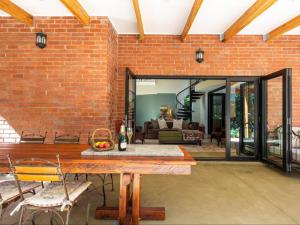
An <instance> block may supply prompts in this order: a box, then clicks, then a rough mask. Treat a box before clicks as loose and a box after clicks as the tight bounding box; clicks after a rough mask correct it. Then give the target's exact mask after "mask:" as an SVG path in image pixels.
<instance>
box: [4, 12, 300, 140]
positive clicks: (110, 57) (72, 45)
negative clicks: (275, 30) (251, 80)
mask: <svg viewBox="0 0 300 225" xmlns="http://www.w3.org/2000/svg"><path fill="white" fill-rule="evenodd" d="M41 29H44V32H45V33H47V35H48V46H47V47H46V48H45V49H39V48H37V47H36V46H35V33H36V32H37V31H40V30H41ZM199 47H201V48H202V49H203V50H204V51H205V60H204V62H203V63H201V64H198V63H197V62H196V61H195V51H196V50H197V49H198V48H199ZM299 53H300V39H299V36H283V37H281V38H279V39H277V40H276V41H273V42H271V43H265V42H263V41H262V40H261V37H260V36H238V37H235V38H233V39H232V40H230V41H229V42H227V43H221V42H220V41H219V37H218V36H216V35H191V36H189V37H188V39H187V40H186V41H185V42H184V43H182V42H181V41H179V38H178V37H176V36H163V35H161V36H159V35H155V36H146V38H145V40H144V41H143V42H140V41H138V40H137V37H136V36H135V35H119V37H118V36H117V34H116V32H115V30H114V28H113V27H112V25H111V23H110V22H109V20H108V19H107V18H104V17H102V18H100V17H99V18H97V17H93V18H92V23H91V25H90V26H88V27H82V26H81V25H80V23H79V22H78V21H77V20H76V19H75V18H71V17H51V18H48V17H38V18H35V26H34V27H28V26H27V25H25V24H22V23H20V22H18V21H16V20H14V19H12V18H5V17H4V18H3V17H2V18H1V19H0V75H1V76H0V116H2V117H3V118H4V120H3V121H5V123H8V124H9V125H10V127H11V129H12V130H15V131H16V133H19V134H20V132H21V131H22V130H24V129H26V130H28V129H30V130H32V131H38V130H40V131H42V132H43V131H44V130H48V138H47V140H46V142H48V143H49V142H52V141H53V134H54V132H55V131H61V132H63V131H64V132H68V133H77V132H79V131H81V132H82V133H83V139H82V143H85V142H86V141H87V139H86V137H87V133H88V132H89V131H92V130H93V129H95V128H97V127H108V128H111V129H112V130H114V124H115V120H118V119H120V118H122V117H123V115H124V99H125V98H124V94H125V93H124V92H125V90H124V89H125V85H124V78H125V67H129V68H131V69H132V71H133V72H135V73H137V74H144V75H147V74H148V75H152V74H155V75H170V76H172V75H198V76H199V75H201V76H202V75H203V76H206V75H245V76H247V75H262V74H268V73H271V72H273V71H276V70H279V69H281V68H285V67H291V68H293V107H294V108H293V116H294V118H293V119H294V125H300V111H299V108H300V102H299V100H298V99H300V98H299V97H300V96H299V95H300V93H299V88H298V87H300V77H299V75H300V74H299V73H300V61H299ZM116 93H118V95H117V94H116ZM0 122H1V121H0ZM5 125H6V124H5ZM0 130H1V129H0ZM2 130H3V129H2ZM0 132H2V133H4V130H3V131H0ZM7 132H8V131H7ZM16 138H17V137H16ZM2 141H4V140H3V138H0V142H2Z"/></svg>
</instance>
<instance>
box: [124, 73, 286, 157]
mask: <svg viewBox="0 0 300 225" xmlns="http://www.w3.org/2000/svg"><path fill="white" fill-rule="evenodd" d="M288 70H289V77H290V76H291V69H288ZM127 71H130V73H131V74H133V73H132V72H131V70H130V69H129V68H126V76H127ZM274 76H275V75H274ZM134 79H181V80H186V79H210V80H225V81H226V85H227V84H228V82H229V81H241V82H242V81H255V89H256V91H255V93H256V95H257V97H256V108H257V109H262V106H263V99H262V97H263V96H262V91H261V89H262V86H261V84H262V79H263V76H262V75H260V76H249V77H245V76H230V75H222V76H214V75H206V76H201V75H197V74H196V75H187V76H183V75H176V74H174V75H155V74H150V75H149V74H148V75H147V74H146V75H145V74H134ZM289 87H291V79H290V78H289V79H288V82H286V84H285V87H284V88H285V89H288V88H289ZM125 91H126V93H127V92H128V87H127V86H126V90H125ZM228 91H230V90H228V88H227V89H226V96H230V95H228ZM126 93H125V96H126V95H127V94H126ZM225 98H226V100H225V121H227V120H228V117H229V119H230V111H228V110H230V108H229V107H230V105H229V104H230V102H228V98H229V97H225ZM286 99H288V101H289V103H288V104H289V105H290V106H291V93H290V96H287V98H286ZM126 102H127V101H125V112H126V110H127V108H128V106H127V105H126ZM258 111H259V110H256V112H255V114H256V115H255V120H256V125H255V130H256V134H255V139H256V144H255V151H256V155H255V157H234V158H232V157H230V155H229V156H228V153H230V152H229V151H228V149H229V148H228V146H226V156H225V157H224V158H223V157H222V158H207V159H206V158H201V160H243V161H244V160H245V161H257V160H260V161H264V160H263V150H262V146H263V141H264V140H263V139H262V138H259V137H262V136H263V135H262V134H263V132H264V130H263V129H262V127H261V126H259V125H261V124H262V123H261V122H262V113H263V112H262V110H260V113H259V112H258ZM127 112H128V111H127ZM287 113H288V114H291V108H289V109H287V111H286V112H285V114H287ZM289 127H290V129H291V119H290V121H289ZM225 128H226V133H229V132H230V131H229V130H228V129H230V126H229V127H228V124H227V122H225ZM226 136H227V137H226V139H228V135H226ZM288 142H289V145H290V146H291V143H290V141H288ZM226 143H230V142H228V140H226ZM226 145H228V144H226ZM264 162H265V161H264Z"/></svg>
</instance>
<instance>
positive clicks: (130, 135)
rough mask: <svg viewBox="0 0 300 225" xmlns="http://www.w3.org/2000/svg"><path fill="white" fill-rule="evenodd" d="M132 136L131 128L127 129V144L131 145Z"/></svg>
mask: <svg viewBox="0 0 300 225" xmlns="http://www.w3.org/2000/svg"><path fill="white" fill-rule="evenodd" d="M132 135H133V130H132V128H131V127H128V128H127V137H128V144H130V143H131V139H132Z"/></svg>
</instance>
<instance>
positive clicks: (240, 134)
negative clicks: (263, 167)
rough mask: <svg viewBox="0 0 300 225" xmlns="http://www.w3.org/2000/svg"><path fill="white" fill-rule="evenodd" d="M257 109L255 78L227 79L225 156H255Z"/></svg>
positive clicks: (234, 157)
mask: <svg viewBox="0 0 300 225" xmlns="http://www.w3.org/2000/svg"><path fill="white" fill-rule="evenodd" d="M257 111H258V82H257V80H254V79H252V80H251V79H248V80H247V79H245V80H242V81H241V80H232V79H230V80H228V83H227V110H226V112H227V116H226V117H227V118H226V122H227V123H226V139H227V140H226V143H227V145H226V146H227V158H230V159H247V158H253V159H254V158H257V156H258V151H257V145H258V144H257V143H258V141H257V135H258V130H257V121H258V114H257Z"/></svg>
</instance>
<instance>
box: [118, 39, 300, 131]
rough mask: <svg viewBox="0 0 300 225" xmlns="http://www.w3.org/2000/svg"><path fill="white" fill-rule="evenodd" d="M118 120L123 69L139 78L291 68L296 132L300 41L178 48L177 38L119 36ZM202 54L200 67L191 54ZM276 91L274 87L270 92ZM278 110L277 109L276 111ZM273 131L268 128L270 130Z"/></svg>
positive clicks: (191, 42) (196, 43)
mask: <svg viewBox="0 0 300 225" xmlns="http://www.w3.org/2000/svg"><path fill="white" fill-rule="evenodd" d="M118 42H119V43H118V63H119V73H118V94H119V97H118V99H119V101H118V113H117V114H118V117H119V118H121V117H122V116H123V115H124V112H125V107H124V105H125V98H124V94H125V68H126V67H129V68H130V69H131V70H132V71H133V72H134V73H135V74H139V75H156V76H160V75H167V76H170V77H174V76H176V75H177V76H187V75H189V76H261V75H267V74H269V73H272V72H275V71H277V70H280V69H283V68H292V69H293V75H292V86H293V91H292V96H293V97H292V104H293V112H292V114H293V126H300V113H299V111H300V91H299V89H300V60H299V56H300V35H293V36H288V35H286V36H281V37H279V38H277V39H276V40H274V41H271V42H264V41H263V40H262V37H261V36H255V35H244V36H243V35H238V36H235V37H234V38H232V39H230V40H229V41H228V42H226V43H222V42H220V41H219V36H218V35H189V36H188V38H187V39H186V41H184V42H181V40H180V38H179V37H178V36H171V35H147V36H146V37H145V39H144V40H143V41H138V37H137V36H136V35H119V39H118ZM198 48H202V49H203V50H204V62H203V63H200V64H199V63H197V62H196V60H195V52H196V50H197V49H198ZM273 88H276V85H275V86H274V87H273ZM278 91H280V90H277V91H275V90H274V92H273V96H272V97H270V96H269V100H270V104H269V116H270V118H272V119H273V120H272V121H271V122H272V126H275V124H276V125H278V124H280V121H279V117H278V115H276V114H274V115H273V114H272V113H273V112H275V113H276V112H278V111H279V110H280V108H278V105H279V104H273V103H275V102H273V101H274V100H277V101H279V99H280V97H279V96H278V94H279V93H280V92H278ZM276 107H277V108H276ZM270 125H271V124H270Z"/></svg>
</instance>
